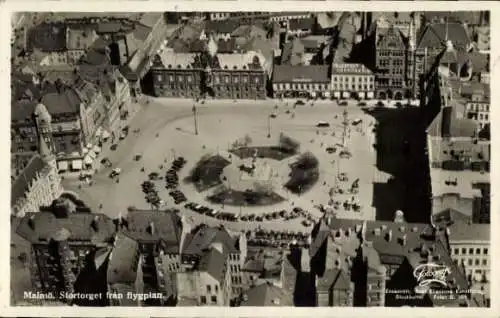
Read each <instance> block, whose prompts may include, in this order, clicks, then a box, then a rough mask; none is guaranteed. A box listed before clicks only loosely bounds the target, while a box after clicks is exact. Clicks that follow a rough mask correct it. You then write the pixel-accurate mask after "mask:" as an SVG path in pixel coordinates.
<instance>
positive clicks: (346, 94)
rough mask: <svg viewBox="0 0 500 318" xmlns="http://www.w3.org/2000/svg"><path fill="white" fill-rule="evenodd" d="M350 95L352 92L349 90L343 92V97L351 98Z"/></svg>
mask: <svg viewBox="0 0 500 318" xmlns="http://www.w3.org/2000/svg"><path fill="white" fill-rule="evenodd" d="M349 96H351V93H349V92H342V97H343V98H349Z"/></svg>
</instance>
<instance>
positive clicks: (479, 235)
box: [448, 221, 491, 243]
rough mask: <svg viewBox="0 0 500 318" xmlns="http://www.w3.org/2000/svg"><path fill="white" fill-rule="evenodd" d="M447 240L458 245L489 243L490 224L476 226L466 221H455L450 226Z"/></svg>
mask: <svg viewBox="0 0 500 318" xmlns="http://www.w3.org/2000/svg"><path fill="white" fill-rule="evenodd" d="M448 228H449V232H450V234H449V235H448V239H449V241H450V243H451V242H454V243H459V242H465V241H476V242H479V241H481V242H489V241H490V238H491V236H490V228H491V227H490V224H477V223H471V222H468V221H457V222H455V223H453V224H452V225H450V226H449V227H448Z"/></svg>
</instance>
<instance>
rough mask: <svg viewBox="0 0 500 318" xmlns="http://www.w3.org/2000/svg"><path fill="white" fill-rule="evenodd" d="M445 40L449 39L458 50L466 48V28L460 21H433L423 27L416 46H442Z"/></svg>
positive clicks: (467, 42) (435, 47)
mask: <svg viewBox="0 0 500 318" xmlns="http://www.w3.org/2000/svg"><path fill="white" fill-rule="evenodd" d="M446 40H449V41H451V42H452V43H453V46H454V47H455V48H457V49H460V50H464V49H466V48H467V46H468V45H469V43H470V39H469V35H468V34H467V30H466V29H465V27H464V26H463V25H462V24H461V23H454V22H452V23H434V24H428V25H427V26H426V27H425V28H424V31H423V32H422V35H421V37H420V40H419V41H418V48H422V49H423V48H430V49H438V48H442V47H443V45H445V42H446Z"/></svg>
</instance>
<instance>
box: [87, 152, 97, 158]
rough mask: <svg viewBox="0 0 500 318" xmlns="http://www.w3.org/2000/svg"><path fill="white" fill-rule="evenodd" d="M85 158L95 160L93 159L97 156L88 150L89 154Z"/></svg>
mask: <svg viewBox="0 0 500 318" xmlns="http://www.w3.org/2000/svg"><path fill="white" fill-rule="evenodd" d="M87 157H90V158H92V159H95V157H97V155H96V154H95V152H94V151H93V150H90V151H89V153H88V154H87Z"/></svg>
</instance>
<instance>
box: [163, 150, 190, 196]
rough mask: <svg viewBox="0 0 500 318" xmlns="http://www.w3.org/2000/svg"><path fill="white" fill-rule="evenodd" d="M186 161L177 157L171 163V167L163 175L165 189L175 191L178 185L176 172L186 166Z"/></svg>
mask: <svg viewBox="0 0 500 318" xmlns="http://www.w3.org/2000/svg"><path fill="white" fill-rule="evenodd" d="M186 162H187V161H186V159H184V157H177V158H176V159H175V160H174V161H173V162H172V167H171V168H170V169H169V170H168V171H167V173H166V175H165V181H166V182H167V185H166V186H165V188H167V189H175V188H177V186H178V185H179V175H178V172H179V171H180V170H181V169H182V168H183V167H184V166H185V165H186Z"/></svg>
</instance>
